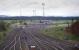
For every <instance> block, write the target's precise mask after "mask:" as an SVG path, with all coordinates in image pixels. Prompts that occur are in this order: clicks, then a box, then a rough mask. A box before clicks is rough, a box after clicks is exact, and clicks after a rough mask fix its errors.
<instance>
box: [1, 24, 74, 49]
mask: <svg viewBox="0 0 79 50" xmlns="http://www.w3.org/2000/svg"><path fill="white" fill-rule="evenodd" d="M46 27H47V25H44V24H40V25H29V26H22V27H19V28H15V29H13V30H12V31H11V32H9V35H8V36H7V37H6V39H5V42H4V43H2V44H1V45H0V50H32V48H31V47H33V46H34V47H35V50H72V49H73V48H72V47H73V46H74V44H72V43H69V42H66V41H62V40H59V39H56V38H51V37H49V36H46V35H44V34H42V33H41V32H40V29H45V28H46Z"/></svg>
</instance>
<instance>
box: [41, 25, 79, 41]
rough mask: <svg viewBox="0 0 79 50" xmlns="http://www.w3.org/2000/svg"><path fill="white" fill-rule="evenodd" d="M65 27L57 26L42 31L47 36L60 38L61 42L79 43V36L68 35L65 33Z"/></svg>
mask: <svg viewBox="0 0 79 50" xmlns="http://www.w3.org/2000/svg"><path fill="white" fill-rule="evenodd" d="M64 29H65V26H55V27H51V28H48V29H44V30H42V32H43V33H44V34H45V35H48V36H51V37H54V38H58V39H61V40H69V41H79V36H77V35H72V34H68V33H66V32H65V30H64Z"/></svg>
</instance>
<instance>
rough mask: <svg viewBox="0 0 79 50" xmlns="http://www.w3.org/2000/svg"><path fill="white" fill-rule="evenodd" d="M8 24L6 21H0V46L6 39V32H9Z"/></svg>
mask: <svg viewBox="0 0 79 50" xmlns="http://www.w3.org/2000/svg"><path fill="white" fill-rule="evenodd" d="M9 26H10V23H8V22H6V21H0V44H1V43H2V42H3V41H4V39H5V37H6V35H7V34H6V32H7V31H9Z"/></svg>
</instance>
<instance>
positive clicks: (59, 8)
mask: <svg viewBox="0 0 79 50" xmlns="http://www.w3.org/2000/svg"><path fill="white" fill-rule="evenodd" d="M43 2H44V3H45V16H79V0H0V15H11V16H16V15H24V16H32V15H38V16H39V15H41V16H42V15H43V13H42V12H43V9H42V3H43ZM33 10H36V11H34V13H33Z"/></svg>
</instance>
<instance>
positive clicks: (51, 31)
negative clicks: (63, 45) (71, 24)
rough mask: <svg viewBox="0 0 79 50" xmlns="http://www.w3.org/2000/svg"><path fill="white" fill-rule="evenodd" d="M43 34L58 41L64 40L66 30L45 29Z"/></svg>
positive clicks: (61, 28)
mask: <svg viewBox="0 0 79 50" xmlns="http://www.w3.org/2000/svg"><path fill="white" fill-rule="evenodd" d="M43 33H44V34H46V35H48V36H51V37H55V38H58V39H64V28H63V27H60V26H59V27H52V28H48V29H45V30H43Z"/></svg>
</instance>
